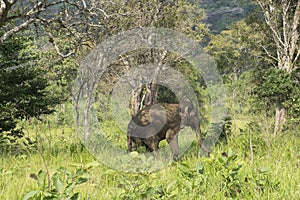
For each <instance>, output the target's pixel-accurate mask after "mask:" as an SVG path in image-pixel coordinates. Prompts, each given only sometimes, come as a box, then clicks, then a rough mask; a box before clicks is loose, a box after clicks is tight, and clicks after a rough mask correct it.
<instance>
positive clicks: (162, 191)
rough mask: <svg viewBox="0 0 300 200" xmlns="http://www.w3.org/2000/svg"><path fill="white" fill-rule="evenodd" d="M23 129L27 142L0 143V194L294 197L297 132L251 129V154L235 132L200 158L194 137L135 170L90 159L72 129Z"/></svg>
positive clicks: (299, 164)
mask: <svg viewBox="0 0 300 200" xmlns="http://www.w3.org/2000/svg"><path fill="white" fill-rule="evenodd" d="M109 126H111V125H110V124H108V125H107V128H108V129H109ZM26 127H27V128H26V129H25V130H26V131H25V133H26V135H27V136H30V137H31V138H36V139H37V141H38V143H37V144H33V145H32V147H28V145H24V140H21V141H15V142H14V144H11V145H5V146H3V145H2V146H1V148H3V151H2V154H1V158H0V163H1V164H0V199H1V200H2V199H3V200H6V199H7V200H14V199H22V197H24V195H25V194H27V195H28V196H35V198H32V199H43V198H42V197H46V196H51V195H52V197H51V198H49V199H54V196H56V197H57V199H67V197H71V196H73V198H72V199H76V198H78V199H300V180H299V177H300V170H299V168H300V135H299V133H295V132H294V133H293V132H283V133H281V134H279V135H277V136H276V137H270V136H269V135H268V134H266V133H264V132H259V131H254V132H253V133H252V134H253V138H252V146H253V148H252V152H253V154H251V150H250V145H249V131H241V130H239V131H237V132H236V133H232V135H231V136H229V137H228V138H227V140H225V139H223V140H220V142H219V143H218V144H217V145H216V146H215V148H214V149H213V152H212V153H211V155H210V157H200V156H199V151H200V150H199V147H198V146H197V145H196V141H195V142H194V143H193V144H192V146H191V147H190V149H189V150H188V151H187V152H186V154H184V156H183V157H182V159H181V160H180V161H179V162H176V163H172V164H170V165H169V166H167V167H165V168H163V169H162V170H159V171H157V172H154V173H135V174H134V173H124V172H120V171H114V170H112V169H110V168H108V167H106V166H104V165H103V164H101V162H96V160H95V159H94V157H93V155H91V154H90V153H89V152H88V151H87V150H86V149H85V148H84V147H83V146H82V145H77V144H76V142H75V137H74V132H75V131H74V129H73V128H70V127H68V126H66V125H65V126H63V125H56V124H55V123H54V124H47V123H41V122H36V123H35V124H33V125H31V126H28V125H26ZM111 129H114V128H113V127H111ZM122 140H123V139H122ZM119 142H120V143H122V142H124V145H125V144H126V141H119ZM16 144H18V145H17V146H18V147H17V148H16V147H15V146H16ZM29 146H30V145H29ZM4 148H5V149H6V150H5V151H4ZM251 155H253V156H251ZM28 192H29V193H28ZM76 193H78V194H76ZM77 195H78V196H77ZM45 199H47V198H45ZM70 199H71V198H70Z"/></svg>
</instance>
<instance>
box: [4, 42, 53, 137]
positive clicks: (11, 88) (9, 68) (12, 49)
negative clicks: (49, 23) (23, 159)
mask: <svg viewBox="0 0 300 200" xmlns="http://www.w3.org/2000/svg"><path fill="white" fill-rule="evenodd" d="M37 58H38V54H36V53H35V52H34V50H33V42H32V38H29V37H12V38H10V39H9V40H6V41H5V42H4V43H3V44H2V45H1V46H0V63H1V64H0V132H3V131H9V130H11V129H13V128H15V126H16V123H17V121H18V120H20V119H24V118H29V117H37V116H39V115H41V114H49V113H51V112H53V109H51V106H53V105H55V104H56V103H57V101H56V99H53V98H52V97H50V96H49V95H48V94H47V92H46V88H47V86H48V84H47V81H46V80H45V79H43V78H42V74H41V71H39V69H38V68H37V67H35V60H36V59H37Z"/></svg>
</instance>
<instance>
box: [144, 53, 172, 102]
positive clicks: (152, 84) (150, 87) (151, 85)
mask: <svg viewBox="0 0 300 200" xmlns="http://www.w3.org/2000/svg"><path fill="white" fill-rule="evenodd" d="M166 55H167V51H159V50H157V49H152V50H151V57H152V62H153V66H154V67H153V68H152V69H151V70H153V76H152V77H150V80H148V83H147V84H146V96H145V105H153V104H156V103H157V96H158V89H159V84H158V83H159V76H160V73H161V70H162V68H163V60H164V59H165V57H166Z"/></svg>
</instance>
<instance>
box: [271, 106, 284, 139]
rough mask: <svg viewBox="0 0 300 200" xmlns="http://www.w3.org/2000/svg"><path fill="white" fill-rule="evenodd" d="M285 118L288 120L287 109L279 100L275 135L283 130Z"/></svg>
mask: <svg viewBox="0 0 300 200" xmlns="http://www.w3.org/2000/svg"><path fill="white" fill-rule="evenodd" d="M285 120H286V109H285V108H284V107H283V106H282V105H281V103H280V102H277V103H276V112H275V124H274V132H273V135H274V136H276V134H277V132H278V131H281V130H282V127H283V124H284V123H285Z"/></svg>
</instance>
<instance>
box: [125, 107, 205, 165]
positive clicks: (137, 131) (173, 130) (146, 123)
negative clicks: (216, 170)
mask: <svg viewBox="0 0 300 200" xmlns="http://www.w3.org/2000/svg"><path fill="white" fill-rule="evenodd" d="M184 126H190V127H191V128H192V129H193V130H195V132H196V136H197V140H198V143H199V145H200V147H201V148H202V149H203V150H204V151H206V152H207V153H209V151H208V149H207V148H206V147H205V145H204V144H203V141H202V138H201V132H200V120H199V116H198V111H197V110H196V109H194V108H193V107H192V106H191V105H188V106H181V105H180V104H178V103H173V104H169V103H158V104H155V105H152V106H145V107H144V108H143V109H141V110H140V111H139V112H138V113H137V114H136V115H134V116H133V117H132V118H131V120H130V122H129V124H128V128H127V145H128V151H136V150H137V147H138V146H145V147H146V150H147V151H149V152H153V151H154V152H155V151H157V150H158V145H159V143H160V141H162V140H164V139H166V140H167V142H168V144H169V146H170V149H171V151H172V154H173V159H174V160H175V161H176V160H178V155H179V146H178V133H179V131H180V129H182V128H184Z"/></svg>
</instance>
